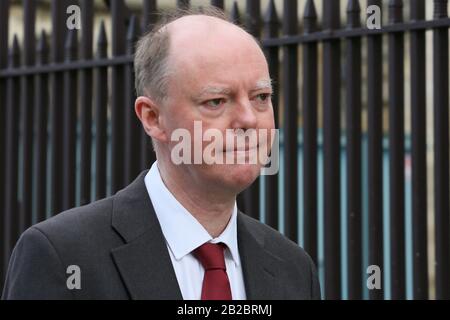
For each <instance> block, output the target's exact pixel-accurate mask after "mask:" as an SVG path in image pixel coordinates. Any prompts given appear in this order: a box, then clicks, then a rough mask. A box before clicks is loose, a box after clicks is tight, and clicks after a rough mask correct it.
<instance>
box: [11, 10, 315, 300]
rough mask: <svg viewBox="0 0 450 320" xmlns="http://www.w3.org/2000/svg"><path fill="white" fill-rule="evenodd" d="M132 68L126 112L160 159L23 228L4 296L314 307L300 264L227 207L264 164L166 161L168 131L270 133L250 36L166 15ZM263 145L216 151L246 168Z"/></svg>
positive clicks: (310, 267)
mask: <svg viewBox="0 0 450 320" xmlns="http://www.w3.org/2000/svg"><path fill="white" fill-rule="evenodd" d="M135 71H136V72H135V73H136V90H137V92H138V95H139V97H138V98H137V99H136V103H135V111H136V114H137V116H138V117H139V119H140V121H141V123H142V126H143V128H144V130H145V132H146V133H147V134H148V135H149V136H150V137H151V139H152V142H153V145H154V149H155V152H156V156H157V162H155V163H154V164H153V165H152V167H151V169H150V170H149V171H148V172H143V173H142V174H141V175H140V176H139V177H138V178H137V179H136V180H135V181H134V182H133V183H131V184H130V185H129V186H127V187H126V188H125V189H123V190H121V191H119V192H118V193H117V194H115V195H113V196H112V197H110V198H107V199H103V200H100V201H97V202H94V203H92V204H89V205H87V206H83V207H80V208H75V209H72V210H69V211H67V212H63V213H61V214H58V215H57V216H55V217H53V218H51V219H49V220H47V221H45V222H42V223H39V224H37V225H35V226H33V227H31V228H29V229H28V230H27V231H26V232H25V233H24V234H23V235H22V236H21V238H20V240H19V242H18V243H17V245H16V247H15V249H14V252H13V254H12V257H11V261H10V264H9V270H8V274H7V279H6V284H5V289H4V292H3V298H4V299H30V298H31V299H33V298H38V299H203V300H206V299H225V300H226V299H319V298H320V289H319V283H318V279H317V274H316V270H315V267H314V264H313V263H312V261H311V259H310V258H309V256H308V255H307V254H306V253H305V252H304V251H303V250H302V249H301V248H300V247H298V246H297V245H296V244H295V243H293V242H291V241H290V240H288V239H286V238H284V237H283V236H282V235H281V234H280V233H278V232H277V231H275V230H273V229H271V228H269V227H267V226H266V225H264V224H262V223H260V222H258V221H256V220H254V219H252V218H250V217H248V216H246V215H244V214H243V213H241V212H239V211H238V209H237V207H236V195H237V194H238V193H239V192H241V191H242V190H244V189H245V188H247V187H248V186H249V185H250V184H251V183H252V182H253V181H254V180H255V179H256V178H257V176H258V175H259V174H260V170H261V166H262V164H261V162H257V163H250V162H248V163H231V164H230V163H222V164H220V163H214V164H206V163H205V162H203V161H202V162H200V163H189V162H183V163H178V164H176V163H175V161H174V152H173V151H174V149H175V148H176V142H177V141H174V140H173V139H172V138H173V135H174V132H177V130H179V129H183V130H184V131H183V132H188V133H190V134H192V135H195V133H194V129H195V123H196V122H197V123H200V124H201V126H202V129H203V130H208V129H214V130H216V132H217V131H218V132H220V133H223V134H224V135H226V131H227V130H230V129H231V130H232V132H246V131H249V130H263V129H267V130H270V129H273V128H274V119H273V108H272V104H271V101H270V96H271V93H272V91H271V90H272V88H271V84H270V83H271V82H270V77H269V72H268V67H267V62H266V60H265V57H264V55H263V53H262V51H261V49H260V47H259V46H258V44H257V43H256V41H255V40H254V39H253V38H252V36H251V35H249V34H248V33H247V32H245V31H244V30H243V29H241V28H240V27H238V26H236V25H233V24H231V23H229V22H227V21H225V20H224V19H221V18H220V17H219V16H218V15H217V14H211V13H202V14H194V13H187V14H184V15H182V16H178V17H172V19H171V20H169V21H167V22H165V23H163V24H161V25H159V26H158V27H156V28H155V30H154V31H153V32H151V33H149V34H147V35H145V36H144V37H143V38H142V39H141V40H140V42H139V43H138V46H137V52H136V56H135ZM233 139H234V137H233ZM195 143H197V144H198V143H199V141H198V139H197V140H196V139H194V140H193V141H192V144H190V146H193V148H195V146H194V144H195ZM200 143H201V148H202V150H205V148H206V146H205V144H204V141H200ZM263 145H264V143H263V141H262V140H258V142H257V143H256V144H253V145H252V144H249V143H246V144H245V145H244V148H239V146H238V147H232V148H229V147H228V144H225V142H224V146H223V148H220V150H216V152H215V153H214V154H215V156H218V155H221V156H230V157H229V158H231V159H232V160H236V159H237V158H244V159H247V160H248V158H249V155H250V152H251V151H252V150H253V151H254V150H257V149H259V148H262V147H263ZM185 152H187V151H185ZM183 156H186V154H184V155H183ZM187 158H188V159H190V158H191V157H189V156H188V157H187Z"/></svg>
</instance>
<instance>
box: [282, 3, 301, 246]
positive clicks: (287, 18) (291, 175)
mask: <svg viewBox="0 0 450 320" xmlns="http://www.w3.org/2000/svg"><path fill="white" fill-rule="evenodd" d="M282 25H283V35H285V36H290V35H295V34H297V33H298V17H297V1H290V0H284V1H283V24H282ZM297 54H298V46H297V44H288V45H285V46H283V62H282V71H281V73H282V77H283V78H282V79H283V80H282V82H283V88H282V89H281V90H282V96H283V98H284V99H283V109H284V112H283V122H284V125H283V145H284V161H283V162H284V172H285V173H286V174H285V175H284V195H283V196H284V197H283V198H284V199H283V201H284V212H283V214H284V233H285V235H286V236H287V237H288V238H289V239H291V240H292V241H294V242H298V230H297V224H298V199H297V190H298V181H297V179H298V140H297V138H298V122H297V121H298V86H297V79H298V56H297Z"/></svg>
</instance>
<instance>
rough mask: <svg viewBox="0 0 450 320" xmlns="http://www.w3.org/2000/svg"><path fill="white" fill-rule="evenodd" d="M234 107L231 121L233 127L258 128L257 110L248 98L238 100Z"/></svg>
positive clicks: (243, 128)
mask: <svg viewBox="0 0 450 320" xmlns="http://www.w3.org/2000/svg"><path fill="white" fill-rule="evenodd" d="M233 109H234V110H233V112H234V114H233V122H232V123H231V126H232V128H233V129H242V130H247V129H256V125H257V122H258V121H257V115H256V110H255V109H254V108H253V106H252V104H251V102H250V100H249V99H248V98H246V99H242V100H240V101H238V102H237V103H236V106H235V108H233Z"/></svg>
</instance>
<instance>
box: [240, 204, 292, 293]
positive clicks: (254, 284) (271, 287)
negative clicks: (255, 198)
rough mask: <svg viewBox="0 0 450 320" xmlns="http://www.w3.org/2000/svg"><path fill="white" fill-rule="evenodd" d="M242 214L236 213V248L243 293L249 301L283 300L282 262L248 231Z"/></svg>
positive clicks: (262, 241) (262, 240)
mask: <svg viewBox="0 0 450 320" xmlns="http://www.w3.org/2000/svg"><path fill="white" fill-rule="evenodd" d="M246 219H248V218H247V217H245V216H244V214H243V213H240V212H239V213H238V220H237V221H238V246H239V255H240V257H241V262H242V268H243V274H244V282H245V291H246V294H247V299H249V300H272V299H283V296H284V290H283V287H282V285H281V281H280V280H281V279H279V278H278V276H277V275H278V274H279V272H277V270H279V269H280V268H281V267H282V265H283V264H284V262H283V261H282V260H281V259H279V258H278V257H276V256H274V255H272V254H271V253H269V252H268V251H266V250H265V249H264V239H258V238H257V237H256V235H254V234H252V233H251V232H250V230H249V227H248V225H247V224H246V222H245V220H246Z"/></svg>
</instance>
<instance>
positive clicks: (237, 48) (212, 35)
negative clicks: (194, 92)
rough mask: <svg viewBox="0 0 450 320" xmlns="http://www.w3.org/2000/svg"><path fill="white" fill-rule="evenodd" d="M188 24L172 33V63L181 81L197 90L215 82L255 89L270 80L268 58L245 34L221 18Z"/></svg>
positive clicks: (197, 20) (195, 20) (174, 28)
mask: <svg viewBox="0 0 450 320" xmlns="http://www.w3.org/2000/svg"><path fill="white" fill-rule="evenodd" d="M208 18H211V17H208ZM182 19H183V18H182ZM214 19H216V20H217V21H216V20H214ZM180 20H181V19H180ZM186 22H187V21H184V22H183V23H182V24H181V23H180V25H177V26H176V27H171V28H170V29H169V30H170V63H171V67H172V69H173V74H174V75H175V78H176V79H177V80H178V81H182V82H183V83H189V82H190V84H191V86H196V87H204V86H205V85H208V84H211V83H212V84H214V82H216V84H220V83H227V84H229V85H230V84H232V83H236V84H238V83H240V84H242V83H248V84H249V85H252V86H254V85H255V84H256V82H257V81H260V80H261V79H269V74H268V67H267V62H266V59H265V57H264V54H263V53H262V51H261V49H260V47H259V46H258V44H257V43H256V42H255V40H254V39H253V38H252V37H251V36H250V35H249V34H248V33H246V32H245V31H244V30H242V29H240V28H238V27H237V26H235V25H232V24H230V23H228V22H224V21H220V20H219V19H217V18H212V20H211V19H206V20H205V19H193V21H192V19H191V21H190V22H191V23H186Z"/></svg>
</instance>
